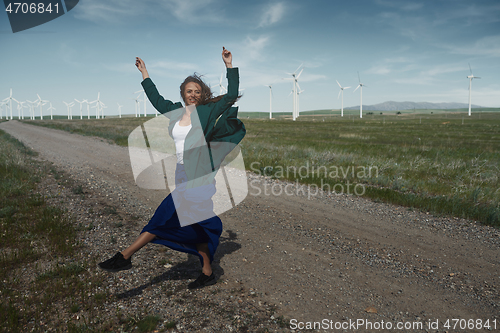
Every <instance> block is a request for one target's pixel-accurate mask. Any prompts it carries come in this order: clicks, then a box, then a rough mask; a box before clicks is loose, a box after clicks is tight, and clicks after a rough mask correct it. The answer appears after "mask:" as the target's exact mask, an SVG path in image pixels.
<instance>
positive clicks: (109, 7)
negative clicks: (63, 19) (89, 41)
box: [75, 0, 144, 23]
mask: <svg viewBox="0 0 500 333" xmlns="http://www.w3.org/2000/svg"><path fill="white" fill-rule="evenodd" d="M143 6H144V5H143V4H140V3H137V2H136V1H133V0H107V1H98V0H87V1H81V2H80V4H79V5H78V6H76V7H75V17H76V18H78V19H81V20H87V21H92V22H97V23H100V22H101V23H107V22H119V21H121V20H122V19H123V18H124V17H131V16H134V15H137V13H142V12H143Z"/></svg>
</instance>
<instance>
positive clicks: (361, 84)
mask: <svg viewBox="0 0 500 333" xmlns="http://www.w3.org/2000/svg"><path fill="white" fill-rule="evenodd" d="M358 80H359V85H358V86H357V87H356V89H354V91H353V93H354V92H355V91H356V90H358V88H361V89H359V96H360V102H359V118H363V86H364V84H363V83H361V79H360V77H359V72H358Z"/></svg>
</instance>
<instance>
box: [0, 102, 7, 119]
mask: <svg viewBox="0 0 500 333" xmlns="http://www.w3.org/2000/svg"><path fill="white" fill-rule="evenodd" d="M4 105H5V102H0V119H3V106H4ZM5 116H6V118H7V119H8V117H7V113H5Z"/></svg>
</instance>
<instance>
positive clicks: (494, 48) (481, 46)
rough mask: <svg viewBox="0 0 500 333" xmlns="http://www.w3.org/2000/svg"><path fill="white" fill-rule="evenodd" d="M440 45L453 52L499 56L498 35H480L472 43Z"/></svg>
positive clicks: (499, 42) (499, 40)
mask: <svg viewBox="0 0 500 333" xmlns="http://www.w3.org/2000/svg"><path fill="white" fill-rule="evenodd" d="M442 47H444V48H445V49H447V50H448V51H449V52H451V53H454V54H462V55H471V56H474V55H477V56H487V57H500V35H497V36H486V37H482V38H480V39H478V40H476V41H475V42H474V43H473V44H468V45H465V44H461V45H451V44H444V45H442Z"/></svg>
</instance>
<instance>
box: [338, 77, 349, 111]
mask: <svg viewBox="0 0 500 333" xmlns="http://www.w3.org/2000/svg"><path fill="white" fill-rule="evenodd" d="M337 84H338V85H339V87H340V91H339V95H338V96H337V99H339V97H340V95H341V94H342V107H341V109H340V116H341V117H343V116H344V89H349V88H351V87H342V86H341V85H340V83H339V81H337Z"/></svg>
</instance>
